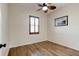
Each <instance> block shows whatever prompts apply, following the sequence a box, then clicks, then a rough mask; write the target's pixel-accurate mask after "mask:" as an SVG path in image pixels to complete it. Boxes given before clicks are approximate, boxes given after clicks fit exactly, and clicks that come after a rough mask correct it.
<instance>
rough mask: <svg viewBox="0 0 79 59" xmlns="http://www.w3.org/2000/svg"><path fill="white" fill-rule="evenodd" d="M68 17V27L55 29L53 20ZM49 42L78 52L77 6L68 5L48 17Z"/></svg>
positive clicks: (78, 13) (78, 15)
mask: <svg viewBox="0 0 79 59" xmlns="http://www.w3.org/2000/svg"><path fill="white" fill-rule="evenodd" d="M65 15H68V26H61V27H55V26H54V19H55V18H58V17H61V16H65ZM48 39H49V41H52V42H55V43H58V44H61V45H64V46H67V47H71V48H73V49H76V50H79V4H69V5H68V6H65V7H63V8H61V9H58V10H56V11H55V12H53V13H52V14H50V15H49V19H48Z"/></svg>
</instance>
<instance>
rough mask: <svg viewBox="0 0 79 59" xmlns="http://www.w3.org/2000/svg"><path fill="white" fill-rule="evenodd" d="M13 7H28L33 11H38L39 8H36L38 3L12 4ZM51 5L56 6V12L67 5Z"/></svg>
mask: <svg viewBox="0 0 79 59" xmlns="http://www.w3.org/2000/svg"><path fill="white" fill-rule="evenodd" d="M14 5H20V6H23V7H26V8H27V7H28V8H34V9H35V10H37V9H39V8H40V7H39V6H38V3H14ZM52 5H55V6H56V10H57V9H59V8H62V7H64V6H66V5H68V4H67V3H52ZM50 12H52V11H49V12H48V13H50Z"/></svg>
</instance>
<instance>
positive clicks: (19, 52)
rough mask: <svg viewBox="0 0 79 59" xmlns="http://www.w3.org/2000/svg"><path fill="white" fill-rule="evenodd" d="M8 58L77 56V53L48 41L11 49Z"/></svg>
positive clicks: (78, 52) (78, 53)
mask: <svg viewBox="0 0 79 59" xmlns="http://www.w3.org/2000/svg"><path fill="white" fill-rule="evenodd" d="M8 55H9V56H79V51H76V50H74V49H71V48H68V47H64V46H61V45H58V44H56V43H52V42H49V41H44V42H40V43H35V44H30V45H24V46H19V47H16V48H11V49H10V51H9V54H8Z"/></svg>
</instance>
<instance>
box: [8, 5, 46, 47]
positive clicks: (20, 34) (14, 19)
mask: <svg viewBox="0 0 79 59" xmlns="http://www.w3.org/2000/svg"><path fill="white" fill-rule="evenodd" d="M29 15H33V16H38V17H39V18H40V34H35V35H30V34H29ZM9 39H10V47H16V46H20V45H26V44H32V43H36V42H41V41H45V40H47V17H46V15H45V14H44V13H42V12H37V11H36V10H35V8H34V7H32V8H31V7H29V6H28V5H26V6H24V5H20V4H9Z"/></svg>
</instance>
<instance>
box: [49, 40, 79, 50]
mask: <svg viewBox="0 0 79 59" xmlns="http://www.w3.org/2000/svg"><path fill="white" fill-rule="evenodd" d="M48 41H50V42H53V43H56V44H59V45H61V46H65V47H68V48H71V49H74V50H77V51H79V49H77V48H74V47H71V46H69V45H65V44H62V43H58V42H55V41H51V40H48Z"/></svg>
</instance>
